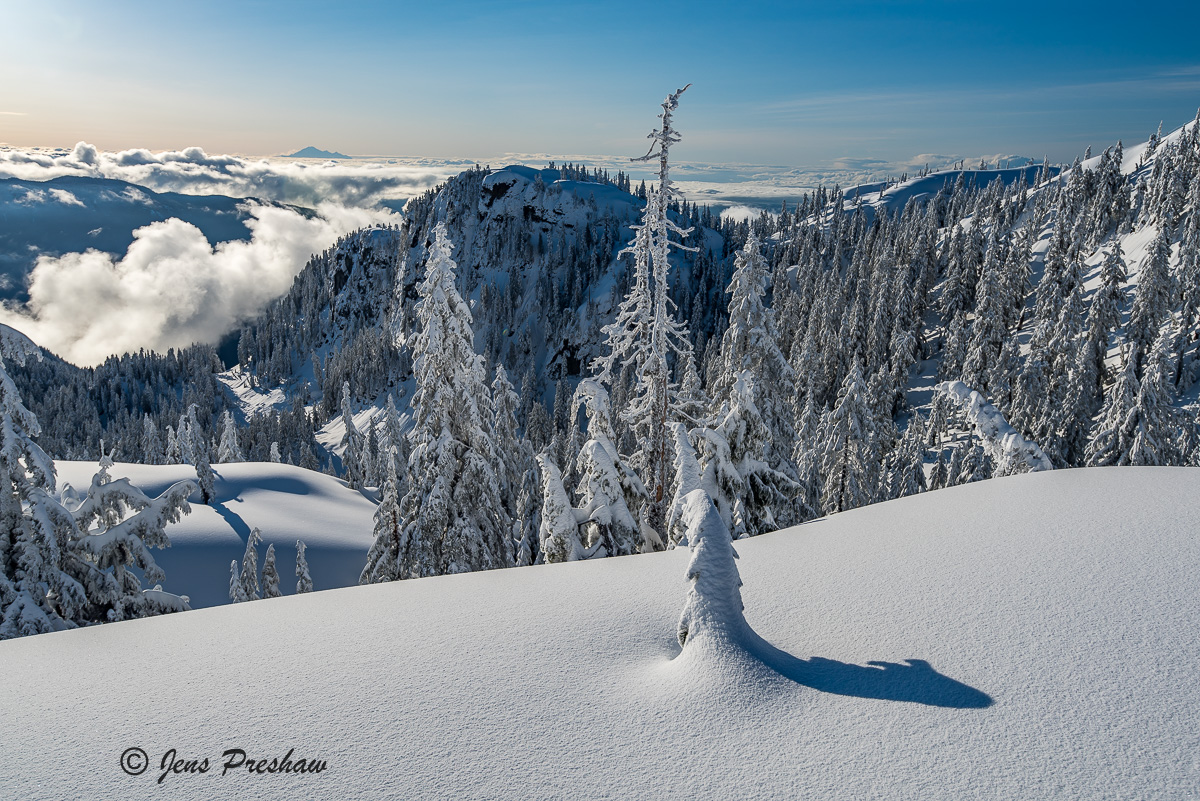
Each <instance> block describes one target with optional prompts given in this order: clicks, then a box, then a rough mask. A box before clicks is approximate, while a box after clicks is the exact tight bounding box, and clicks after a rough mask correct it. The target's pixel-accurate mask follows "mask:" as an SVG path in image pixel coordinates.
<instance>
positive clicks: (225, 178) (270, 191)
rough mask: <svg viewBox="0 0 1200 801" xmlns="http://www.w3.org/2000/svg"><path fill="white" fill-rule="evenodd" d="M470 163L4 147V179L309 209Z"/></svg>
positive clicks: (373, 197) (378, 199)
mask: <svg viewBox="0 0 1200 801" xmlns="http://www.w3.org/2000/svg"><path fill="white" fill-rule="evenodd" d="M465 166H470V165H469V164H466V165H463V164H460V163H457V162H444V161H436V160H421V159H407V160H398V159H386V160H373V161H360V160H353V161H330V162H325V163H319V162H318V163H313V162H308V163H301V162H298V161H294V160H286V159H247V158H241V157H238V156H227V155H210V154H208V153H206V152H205V151H204V150H203V149H201V148H198V147H189V148H185V149H183V150H177V151H176V150H168V151H163V152H158V153H153V152H151V151H149V150H144V149H134V150H122V151H119V152H109V151H102V150H99V149H98V148H96V147H95V146H94V145H90V144H87V143H86V142H80V143H79V144H77V145H75V147H74V148H72V149H71V150H63V149H57V150H41V149H24V150H23V149H19V148H0V178H19V179H22V180H27V181H47V180H50V179H52V178H58V177H60V176H64V175H73V176H86V177H93V178H114V179H117V180H121V181H127V182H128V183H132V184H137V185H139V186H143V187H146V188H148V189H152V190H154V191H156V192H179V193H181V194H188V195H227V196H229V197H245V198H260V199H262V200H274V201H277V202H280V203H288V204H292V205H298V206H306V207H309V208H313V207H316V206H318V205H320V204H322V203H333V204H337V205H342V206H362V207H377V206H379V205H380V204H381V203H382V202H384V201H395V200H399V199H403V198H408V197H412V196H413V195H416V194H419V193H421V192H424V191H425V190H426V189H429V188H431V187H433V186H435V185H436V184H438V183H440V182H441V181H444V180H446V179H447V178H448V177H450V176H452V175H454V174H456V173H458V172H460V171H461V170H462V169H463V168H464V167H465Z"/></svg>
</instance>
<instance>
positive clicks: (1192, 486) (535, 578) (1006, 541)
mask: <svg viewBox="0 0 1200 801" xmlns="http://www.w3.org/2000/svg"><path fill="white" fill-rule="evenodd" d="M245 469H251V468H249V467H247V468H245ZM219 470H222V471H223V472H224V470H228V468H226V469H221V468H219ZM67 472H69V471H66V470H64V477H65V474H66V473H67ZM1198 491H1200V471H1196V470H1191V469H1186V468H1127V469H1088V470H1061V471H1054V472H1049V473H1038V474H1028V475H1021V476H1014V477H1009V478H1003V479H996V480H993V481H986V482H980V483H974V484H969V485H964V486H959V487H953V488H950V489H947V490H944V491H941V492H936V493H927V494H922V495H918V496H913V497H908V498H903V499H901V500H898V501H892V502H888V503H884V504H877V505H873V506H869V507H865V508H861V509H857V510H854V511H850V512H846V513H843V514H838V515H835V516H833V517H830V518H826V519H822V520H819V521H815V522H813V523H810V524H807V525H805V526H802V527H800V528H797V529H791V530H787V531H782V532H778V533H774V534H768V535H765V536H762V537H758V538H754V539H751V540H744V541H740V542H738V543H737V548H738V550H739V551H740V553H741V557H742V558H741V560H740V565H739V567H740V571H741V575H742V579H743V581H744V587H743V597H744V599H745V606H746V617H747V620H748V621H749V623H750V625H751V626H753V628H754V629H755V630H756V631H757V633H758V634H759V635H761V637H762V638H763V639H764V640H765V641H766V642H767V643H769V644H770V645H766V644H764V643H758V644H754V645H752V646H750V651H749V652H733V653H725V654H719V655H718V654H711V653H704V652H699V653H695V652H693V651H691V650H687V651H685V652H684V655H683V657H682V658H679V659H676V658H675V657H676V656H677V654H678V652H679V649H678V646H677V645H676V641H675V626H676V621H677V620H678V617H679V612H680V609H681V607H682V605H683V600H684V595H685V591H686V588H687V584H686V582H685V580H684V570H685V567H686V565H687V563H688V558H689V555H688V554H687V553H686V552H684V551H681V550H674V551H668V552H664V553H658V554H652V555H646V556H640V557H638V558H624V559H620V558H618V559H603V560H599V561H596V562H580V563H571V564H562V565H547V566H537V567H529V568H521V569H512V570H501V571H491V572H484V573H474V574H467V575H458V576H449V577H438V578H431V579H420V580H413V581H402V582H395V583H390V584H383V585H375V586H370V587H356V588H351V589H346V590H338V591H331V592H321V593H314V594H311V595H303V596H297V597H290V598H281V599H275V600H268V601H258V602H252V603H248V604H239V605H237V606H230V607H224V608H218V609H208V610H201V611H195V612H189V613H183V614H179V615H173V616H169V617H166V618H155V619H147V620H135V621H131V622H124V623H116V624H112V625H107V626H103V627H99V628H90V629H82V630H75V631H69V632H64V633H60V634H47V635H43V636H37V637H28V638H24V639H19V640H14V641H7V642H3V643H0V672H2V673H3V675H4V676H5V681H4V682H3V684H0V717H2V719H3V720H4V726H3V729H0V747H2V748H3V749H4V753H5V754H6V760H5V761H6V764H8V765H9V766H10V769H7V770H4V771H0V797H4V798H35V797H36V798H49V797H53V798H91V799H122V800H124V799H139V798H156V799H157V798H165V797H171V798H193V799H208V798H213V797H218V796H220V797H231V796H237V797H239V798H260V799H262V798H297V797H305V798H381V797H397V798H447V799H450V798H453V799H469V798H522V799H533V798H571V799H584V798H639V797H640V798H650V797H652V798H747V797H754V798H780V799H795V798H888V799H902V798H903V799H918V798H919V799H935V798H945V799H955V800H956V801H957V799H963V798H1038V799H1046V798H1108V799H1121V798H1129V799H1134V798H1180V799H1182V798H1194V797H1195V793H1196V790H1197V787H1198V786H1200V762H1198V761H1197V754H1200V733H1198V730H1197V728H1196V725H1195V712H1196V710H1197V709H1200V683H1198V682H1197V681H1196V675H1195V671H1196V669H1195V666H1196V665H1197V664H1198V660H1200V636H1198V635H1197V632H1196V626H1195V621H1196V620H1198V619H1200V598H1198V596H1197V594H1196V592H1195V580H1196V575H1197V571H1200V537H1197V533H1196V532H1197V531H1200V503H1197V501H1196V500H1195V499H1196V498H1197V497H1200V493H1198ZM244 500H245V503H246V504H247V505H249V504H251V503H252V499H251V498H250V497H249V496H248V495H247V496H246V497H245V499H244ZM293 500H299V499H298V498H297V499H293ZM290 503H291V502H290V501H289V502H288V503H287V504H281V505H279V506H278V507H276V513H277V514H278V515H280V516H287V517H291V516H296V517H299V516H302V515H303V514H304V512H303V510H302V509H301V507H299V506H291V505H290ZM226 505H227V506H233V504H226ZM200 511H201V512H203V511H204V510H200ZM182 540H183V538H182V537H177V541H179V542H182ZM168 575H170V570H168ZM131 679H132V680H131ZM133 746H138V747H141V748H143V749H145V750H146V752H147V753H148V755H149V762H150V766H149V769H148V770H147V771H146V772H145V773H144V774H141V775H137V776H128V775H126V774H125V773H123V772H122V771H121V767H120V764H119V760H120V757H121V754H122V752H123V751H124V750H125V749H127V748H131V747H133ZM231 748H241V749H244V750H245V751H247V753H249V754H250V755H251V757H253V758H260V757H266V758H273V757H280V758H282V757H283V755H284V754H285V753H286V752H287V751H288V750H289V749H295V753H294V754H293V757H292V758H293V759H297V758H302V757H308V758H317V759H323V760H326V761H327V763H328V769H327V770H326V771H325V772H323V773H321V774H319V775H302V776H295V775H286V776H285V775H247V774H246V773H245V771H244V769H243V770H241V771H237V772H233V773H231V774H230V775H227V776H222V775H221V764H222V758H221V754H222V752H223V751H224V750H226V749H231ZM168 749H176V750H177V755H178V756H179V757H185V758H188V759H199V758H202V757H208V758H209V759H210V760H212V761H213V763H214V767H213V769H212V770H210V772H209V773H207V774H205V775H188V774H184V775H170V776H167V777H166V778H165V779H164V782H163V785H162V786H160V785H158V784H156V780H157V779H158V777H159V776H160V774H161V771H160V770H159V768H158V766H159V763H160V760H161V758H162V755H163V754H164V753H165V752H166V751H167V750H168ZM13 766H19V768H15V769H14V768H13Z"/></svg>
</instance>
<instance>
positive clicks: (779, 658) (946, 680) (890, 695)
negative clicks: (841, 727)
mask: <svg viewBox="0 0 1200 801" xmlns="http://www.w3.org/2000/svg"><path fill="white" fill-rule="evenodd" d="M745 646H746V650H747V651H749V652H750V653H751V654H753V655H754V656H755V657H756V658H758V659H759V660H760V661H761V662H762V663H763V664H764V665H766V666H767V667H769V668H771V669H772V670H774V671H775V672H776V673H778V674H779V675H781V676H783V677H785V678H788V679H791V680H792V681H794V682H796V683H797V684H801V685H803V686H805V687H811V688H813V689H814V690H820V691H821V692H826V693H833V694H834V695H848V696H851V697H854V698H877V699H879V700H883V701H911V702H912V703H915V704H925V705H926V706H940V707H946V708H950V709H984V708H986V707H989V706H991V705H992V704H993V703H995V702H994V701H993V700H992V697H991V696H990V695H988V694H987V693H985V692H982V691H980V690H977V689H975V688H974V687H971V686H969V685H966V684H963V683H962V682H961V681H955V680H954V679H952V678H950V677H949V676H945V675H943V674H941V673H938V672H937V671H936V670H934V669H933V666H932V665H930V664H929V663H928V662H926V661H925V660H924V659H906V660H904V661H903V662H881V661H872V662H868V663H867V664H866V665H851V664H847V663H846V662H839V661H837V660H836V659H825V658H824V657H820V656H813V657H809V658H808V659H800V658H798V657H795V656H792V655H791V654H789V653H787V652H785V651H781V650H779V649H778V648H776V647H775V646H773V645H771V644H770V643H769V642H767V641H766V640H764V639H763V638H762V637H760V636H758V635H757V634H755V633H753V631H751V632H750V635H749V638H748V640H747V641H746V643H745Z"/></svg>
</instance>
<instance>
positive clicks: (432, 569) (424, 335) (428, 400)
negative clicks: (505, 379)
mask: <svg viewBox="0 0 1200 801" xmlns="http://www.w3.org/2000/svg"><path fill="white" fill-rule="evenodd" d="M452 247H453V245H452V244H451V243H450V241H449V240H448V239H447V238H446V226H445V224H444V223H439V224H438V225H437V227H436V228H435V229H434V242H433V244H432V247H431V249H430V256H429V261H428V264H427V265H426V268H425V279H424V280H423V281H422V282H421V285H420V288H419V294H420V298H421V300H420V304H419V307H418V310H417V318H418V325H419V330H418V331H417V334H416V336H415V337H414V338H413V341H412V353H413V366H414V374H415V376H416V382H417V389H416V392H415V393H414V394H413V399H412V408H413V428H412V430H411V432H410V434H409V441H410V442H411V443H412V453H411V455H410V456H409V460H408V471H407V472H408V477H409V489H408V492H407V493H406V494H405V496H404V499H403V501H402V502H401V506H400V510H401V515H400V516H401V519H402V520H403V521H404V530H403V533H402V536H401V539H400V555H399V575H400V576H401V577H402V578H409V577H418V576H432V575H440V574H443V573H461V572H465V571H469V570H486V569H490V568H498V567H509V566H511V565H512V563H513V558H512V544H511V541H510V535H511V532H512V521H511V519H510V518H509V516H508V514H507V512H506V511H505V509H504V506H503V504H502V503H501V501H500V482H499V479H498V477H497V475H496V471H495V465H496V464H497V462H498V459H497V457H496V452H495V448H494V444H493V442H492V437H491V432H490V431H489V425H488V419H487V415H488V413H489V412H490V408H491V397H490V394H489V392H488V388H487V384H486V383H484V369H483V360H482V358H481V357H480V356H478V355H477V354H476V353H475V350H474V347H473V345H472V340H473V334H472V331H471V312H470V310H469V309H468V307H467V304H466V302H465V301H464V300H463V299H462V296H461V295H460V294H459V293H458V288H457V287H456V285H455V278H454V275H455V269H456V265H455V263H454V260H453V259H452V258H451V256H450V251H451V248H452Z"/></svg>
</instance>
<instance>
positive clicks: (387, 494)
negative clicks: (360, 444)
mask: <svg viewBox="0 0 1200 801" xmlns="http://www.w3.org/2000/svg"><path fill="white" fill-rule="evenodd" d="M384 470H385V473H384V480H383V487H382V493H381V495H380V498H379V506H377V507H376V508H375V532H374V535H375V541H374V543H372V545H371V550H370V552H369V553H368V554H367V564H366V566H365V567H363V569H362V574H361V575H360V576H359V577H358V583H359V584H375V583H378V582H381V581H395V580H396V579H398V578H400V575H399V572H398V568H399V564H400V562H399V558H400V538H401V536H402V534H403V521H402V520H401V519H400V498H401V495H400V479H399V478H398V477H397V476H396V463H395V461H393V460H392V459H390V458H388V459H385V460H384Z"/></svg>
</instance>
